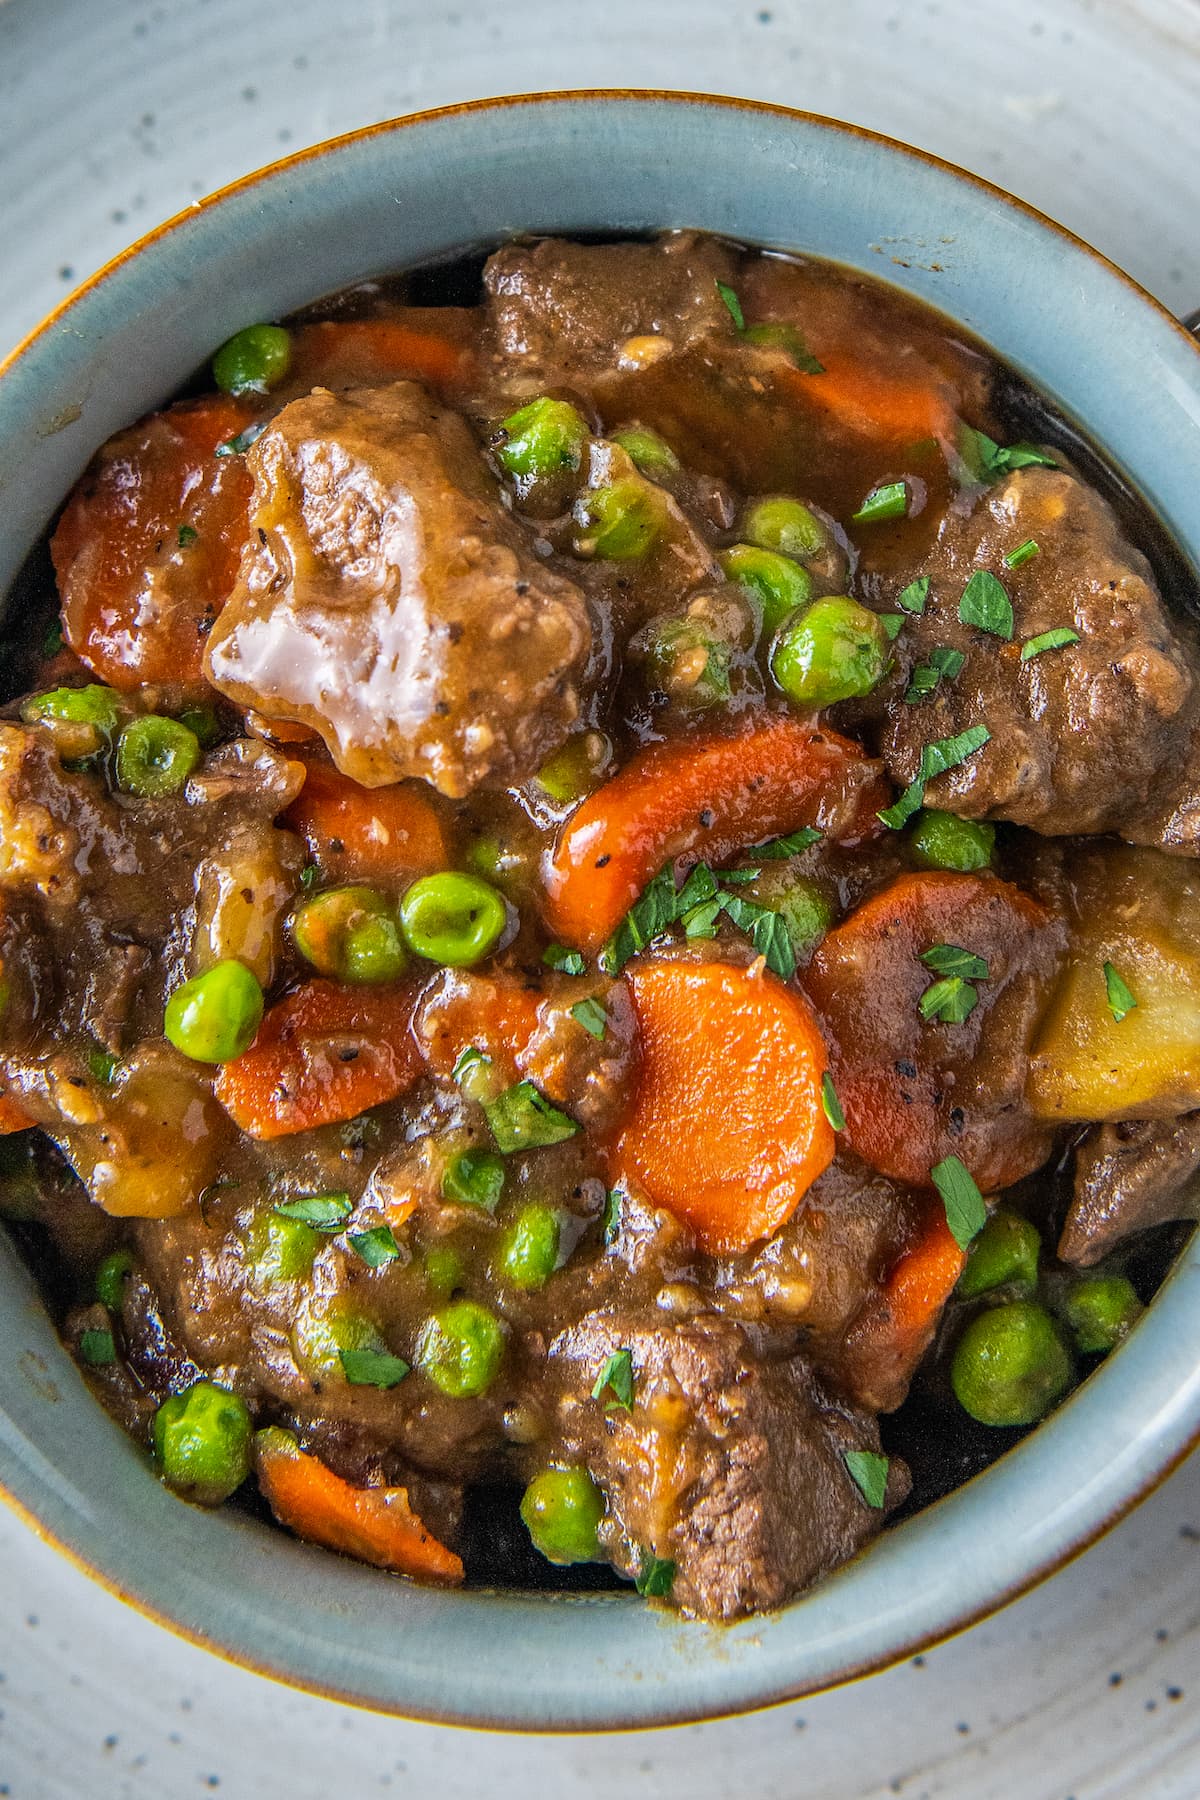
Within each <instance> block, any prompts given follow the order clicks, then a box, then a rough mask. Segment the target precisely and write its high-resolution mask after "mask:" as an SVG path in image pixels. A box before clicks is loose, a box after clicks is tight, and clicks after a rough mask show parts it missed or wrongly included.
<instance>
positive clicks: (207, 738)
mask: <svg viewBox="0 0 1200 1800" xmlns="http://www.w3.org/2000/svg"><path fill="white" fill-rule="evenodd" d="M179 723H180V724H181V725H186V726H187V728H188V730H189V731H190V732H191V733H192V734H193V736H194V737H195V738H196V740H197V742H198V743H199V745H200V747H201V749H202V750H207V749H208V747H209V745H210V744H215V743H216V741H217V739H218V738H219V737H220V735H221V721H220V719H219V718H218V717H217V713H216V708H215V707H212V706H189V707H188V708H187V709H186V710H185V711H184V712H181V713H180V715H179Z"/></svg>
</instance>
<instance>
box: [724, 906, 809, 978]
mask: <svg viewBox="0 0 1200 1800" xmlns="http://www.w3.org/2000/svg"><path fill="white" fill-rule="evenodd" d="M721 906H722V908H723V910H724V912H725V913H726V914H727V916H728V917H729V919H730V920H732V922H733V924H735V925H736V926H737V928H738V930H739V931H744V932H745V933H746V935H747V936H748V937H749V939H750V941H751V943H752V944H753V945H754V948H755V949H756V950H757V951H758V954H759V955H760V956H762V957H765V959H766V964H767V967H768V969H770V970H772V971H773V973H774V974H776V975H780V976H782V977H783V979H784V981H790V980H791V978H792V976H793V975H794V974H795V973H796V952H795V950H794V949H793V948H792V940H791V937H790V935H789V933H788V928H787V926H786V924H785V923H784V920H783V915H782V914H781V913H777V912H774V911H772V909H771V908H770V907H769V906H760V905H759V904H758V902H757V901H756V900H746V899H744V898H743V896H742V895H741V894H724V895H722V897H721Z"/></svg>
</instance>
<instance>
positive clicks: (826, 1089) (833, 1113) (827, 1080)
mask: <svg viewBox="0 0 1200 1800" xmlns="http://www.w3.org/2000/svg"><path fill="white" fill-rule="evenodd" d="M821 1110H822V1111H823V1112H824V1114H825V1117H826V1118H827V1119H828V1120H829V1123H830V1124H831V1125H832V1126H833V1129H834V1130H835V1131H845V1129H846V1115H845V1113H844V1112H843V1111H842V1103H841V1101H840V1100H839V1099H838V1097H837V1089H836V1088H835V1087H834V1085H833V1076H832V1075H831V1074H830V1073H829V1070H828V1069H826V1071H825V1073H824V1074H823V1075H822V1077H821Z"/></svg>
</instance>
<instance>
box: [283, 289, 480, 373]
mask: <svg viewBox="0 0 1200 1800" xmlns="http://www.w3.org/2000/svg"><path fill="white" fill-rule="evenodd" d="M476 318H477V315H475V314H474V313H473V312H470V311H469V310H468V309H466V308H457V307H445V308H441V307H439V308H432V307H417V308H413V309H412V310H411V312H410V314H409V315H408V316H407V317H392V318H379V319H349V320H344V321H343V320H337V319H332V320H325V321H323V322H322V323H321V324H318V325H302V326H301V327H300V328H299V330H298V331H296V332H295V334H294V336H293V340H292V344H293V360H294V366H295V368H296V369H297V371H298V372H300V373H302V374H303V376H304V379H305V380H306V381H310V382H312V383H314V384H321V385H323V386H325V387H329V386H338V387H346V386H356V385H360V384H370V383H375V382H379V381H388V380H391V381H395V380H397V379H398V378H401V377H403V376H409V377H412V378H414V379H416V380H418V381H428V382H430V383H432V385H433V386H435V387H452V386H453V385H454V384H455V383H456V382H457V381H460V380H461V379H462V377H463V376H464V374H465V373H466V371H467V369H468V368H469V367H470V363H471V356H470V352H469V350H468V348H467V344H466V341H465V339H466V335H467V332H468V330H472V329H473V328H474V324H475V322H476Z"/></svg>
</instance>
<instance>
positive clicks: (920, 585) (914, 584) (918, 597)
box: [896, 575, 933, 613]
mask: <svg viewBox="0 0 1200 1800" xmlns="http://www.w3.org/2000/svg"><path fill="white" fill-rule="evenodd" d="M932 585H933V584H932V581H931V578H930V577H929V576H928V575H918V576H917V578H916V580H915V581H910V582H909V584H908V586H907V587H904V588H901V589H900V592H899V593H898V594H897V595H896V605H897V606H898V607H899V608H900V610H901V612H906V613H923V612H924V611H925V602H926V601H927V600H928V598H929V590H930V587H931V586H932Z"/></svg>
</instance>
